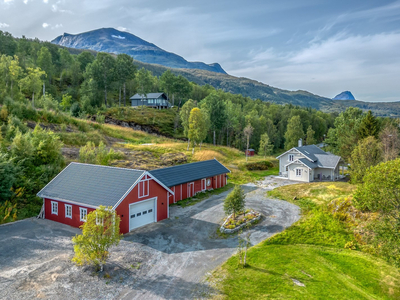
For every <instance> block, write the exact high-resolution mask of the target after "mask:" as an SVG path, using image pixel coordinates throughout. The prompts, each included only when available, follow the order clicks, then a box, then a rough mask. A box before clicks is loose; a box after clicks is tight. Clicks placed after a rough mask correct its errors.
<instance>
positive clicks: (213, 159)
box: [148, 158, 225, 172]
mask: <svg viewBox="0 0 400 300" xmlns="http://www.w3.org/2000/svg"><path fill="white" fill-rule="evenodd" d="M212 160H215V161H217V162H218V163H219V164H221V163H220V162H219V161H218V160H216V159H215V158H213V159H207V160H201V161H195V162H191V163H186V164H181V165H175V166H170V167H165V168H159V169H154V170H150V171H148V172H152V171H158V170H165V169H170V168H175V167H180V166H186V165H190V164H197V163H202V162H205V161H212ZM221 165H222V164H221ZM224 167H225V166H224Z"/></svg>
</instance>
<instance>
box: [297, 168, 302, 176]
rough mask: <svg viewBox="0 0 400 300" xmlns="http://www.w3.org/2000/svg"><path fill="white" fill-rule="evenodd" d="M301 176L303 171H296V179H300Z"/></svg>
mask: <svg viewBox="0 0 400 300" xmlns="http://www.w3.org/2000/svg"><path fill="white" fill-rule="evenodd" d="M302 175H303V169H296V177H301V176H302Z"/></svg>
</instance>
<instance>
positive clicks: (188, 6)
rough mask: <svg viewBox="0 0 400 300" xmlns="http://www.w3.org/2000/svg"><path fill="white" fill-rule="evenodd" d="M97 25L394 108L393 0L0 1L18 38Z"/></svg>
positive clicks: (2, 16) (398, 19)
mask: <svg viewBox="0 0 400 300" xmlns="http://www.w3.org/2000/svg"><path fill="white" fill-rule="evenodd" d="M102 27H113V28H116V29H120V30H122V31H128V32H130V33H132V34H135V35H137V36H138V37H140V38H142V39H144V40H146V41H148V42H151V43H154V44H156V45H157V46H159V47H160V48H163V49H164V50H166V51H169V52H174V53H176V54H178V55H181V56H183V57H184V58H185V59H187V60H189V61H202V62H205V63H214V62H218V63H219V64H221V66H222V67H223V68H224V70H225V71H226V72H227V73H229V74H231V75H234V76H238V77H248V78H251V79H255V80H257V81H261V82H263V83H266V84H269V85H271V86H274V87H278V88H281V89H288V90H306V91H309V92H311V93H314V94H317V95H321V96H325V97H328V98H332V97H334V96H335V95H336V94H339V93H340V92H342V91H346V90H349V91H351V92H352V93H353V95H354V96H355V97H356V99H357V100H363V101H376V102H378V101H400V0H399V1H386V0H379V1H372V0H362V1H359V0H351V1H349V0H345V1H343V0H336V1H323V0H301V1H299V0H280V1H276V0H275V1H272V0H247V1H243V0H230V1H226V0H219V1H216V0H201V1H200V0H191V1H187V0H168V1H165V0H118V1H115V0H0V30H2V31H8V32H10V33H11V34H12V35H13V36H16V37H21V36H22V35H25V36H26V37H29V38H35V37H37V38H39V39H40V40H48V41H50V40H52V39H54V38H55V37H57V36H58V35H61V34H63V33H64V32H67V33H71V34H76V33H81V32H85V31H90V30H94V29H97V28H102Z"/></svg>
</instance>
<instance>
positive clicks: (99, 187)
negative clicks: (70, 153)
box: [37, 162, 146, 207]
mask: <svg viewBox="0 0 400 300" xmlns="http://www.w3.org/2000/svg"><path fill="white" fill-rule="evenodd" d="M144 172H146V171H142V170H132V169H123V168H114V167H106V166H99V165H89V164H81V163H74V162H73V163H70V164H69V165H68V166H67V167H66V168H65V169H64V170H63V171H62V172H61V173H60V174H58V175H57V176H56V177H55V178H54V179H53V180H52V181H50V183H48V184H47V185H46V186H45V187H44V188H43V189H42V190H41V191H40V192H39V193H38V194H37V195H38V196H39V197H41V198H50V199H54V200H64V201H71V202H76V203H79V204H83V205H88V206H93V207H98V206H100V205H104V206H112V207H114V206H115V205H116V204H117V203H118V201H119V200H120V199H121V198H122V197H123V196H124V195H125V194H126V192H128V191H129V189H130V188H131V187H132V186H133V184H134V183H135V182H136V181H137V180H138V179H139V178H140V177H141V176H142V175H143V173H144Z"/></svg>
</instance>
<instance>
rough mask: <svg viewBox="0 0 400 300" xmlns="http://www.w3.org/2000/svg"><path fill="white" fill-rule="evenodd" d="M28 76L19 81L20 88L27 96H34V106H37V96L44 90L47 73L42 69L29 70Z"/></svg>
mask: <svg viewBox="0 0 400 300" xmlns="http://www.w3.org/2000/svg"><path fill="white" fill-rule="evenodd" d="M27 71H28V74H27V75H26V76H25V77H24V78H22V79H21V80H20V81H19V87H20V89H21V91H22V92H23V93H25V94H26V95H29V96H30V95H32V106H35V94H38V93H39V92H40V90H41V88H42V77H45V76H46V73H45V72H44V71H42V70H41V69H40V68H27Z"/></svg>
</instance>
